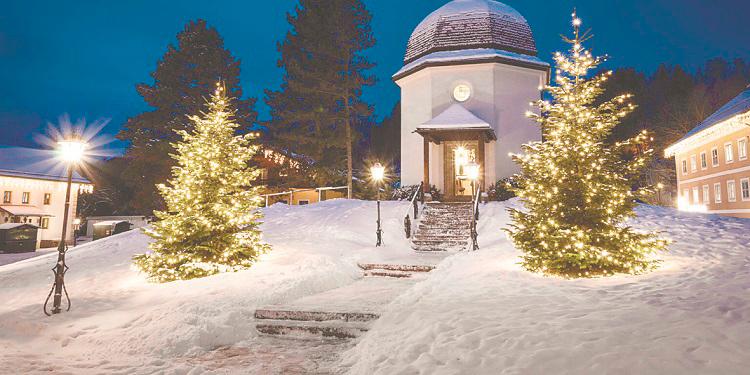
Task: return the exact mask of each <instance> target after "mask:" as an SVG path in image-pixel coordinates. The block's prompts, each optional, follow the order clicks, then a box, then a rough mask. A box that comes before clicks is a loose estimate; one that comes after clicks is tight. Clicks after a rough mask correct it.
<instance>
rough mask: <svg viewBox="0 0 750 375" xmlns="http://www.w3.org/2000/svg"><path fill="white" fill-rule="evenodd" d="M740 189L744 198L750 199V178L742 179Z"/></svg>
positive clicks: (744, 199) (745, 199)
mask: <svg viewBox="0 0 750 375" xmlns="http://www.w3.org/2000/svg"><path fill="white" fill-rule="evenodd" d="M740 190H741V191H742V200H743V201H750V178H743V179H742V180H740Z"/></svg>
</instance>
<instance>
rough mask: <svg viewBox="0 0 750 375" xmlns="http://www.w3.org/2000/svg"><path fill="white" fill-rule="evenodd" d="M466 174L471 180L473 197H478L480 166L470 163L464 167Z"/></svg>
mask: <svg viewBox="0 0 750 375" xmlns="http://www.w3.org/2000/svg"><path fill="white" fill-rule="evenodd" d="M464 172H465V173H466V177H468V178H469V180H471V192H472V194H473V195H476V193H477V189H476V182H477V180H479V164H477V163H475V162H473V161H472V162H470V163H468V164H466V165H464Z"/></svg>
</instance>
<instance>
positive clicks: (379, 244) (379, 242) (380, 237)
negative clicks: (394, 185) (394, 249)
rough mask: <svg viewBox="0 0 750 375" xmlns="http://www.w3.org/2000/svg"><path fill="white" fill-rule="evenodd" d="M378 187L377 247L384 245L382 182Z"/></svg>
mask: <svg viewBox="0 0 750 375" xmlns="http://www.w3.org/2000/svg"><path fill="white" fill-rule="evenodd" d="M376 187H377V189H378V230H377V235H378V242H376V243H375V247H378V246H381V245H383V229H382V228H381V227H380V184H378V185H377V186H376Z"/></svg>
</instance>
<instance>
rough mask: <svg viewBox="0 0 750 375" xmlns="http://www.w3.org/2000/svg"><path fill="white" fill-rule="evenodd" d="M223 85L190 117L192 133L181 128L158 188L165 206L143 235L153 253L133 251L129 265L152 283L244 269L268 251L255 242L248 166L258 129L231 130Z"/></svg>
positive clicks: (253, 189)
mask: <svg viewBox="0 0 750 375" xmlns="http://www.w3.org/2000/svg"><path fill="white" fill-rule="evenodd" d="M229 103H230V100H229V98H228V97H227V96H226V92H225V90H224V88H223V86H222V85H217V88H216V92H215V93H214V94H213V95H212V96H211V99H210V101H209V103H208V107H209V111H208V113H205V114H203V115H202V116H192V117H190V120H191V121H192V122H193V123H194V125H195V127H194V130H193V131H192V132H186V131H180V132H179V134H180V135H181V136H182V141H181V142H179V143H176V144H174V145H173V146H174V148H175V150H177V152H176V154H175V155H173V158H174V159H175V160H176V161H177V166H175V167H174V168H173V169H172V179H171V180H170V181H169V184H168V185H164V184H160V185H158V186H157V187H158V189H159V192H160V193H161V195H162V197H164V200H165V202H166V205H167V210H166V211H156V212H155V214H156V216H157V218H158V219H159V220H158V221H157V222H156V223H154V224H153V229H152V230H150V231H148V232H147V233H148V234H149V235H150V236H151V237H153V238H154V240H155V241H154V242H153V243H151V244H150V245H149V248H150V249H151V251H152V252H151V253H147V254H140V255H137V256H135V258H134V260H135V264H136V265H137V266H138V267H139V268H140V269H141V270H142V271H143V272H145V273H146V274H148V275H149V277H150V278H151V279H152V280H154V281H158V282H167V281H173V280H184V279H193V278H198V277H204V276H209V275H213V274H216V273H219V272H228V271H236V270H240V269H244V268H248V267H250V266H251V265H252V264H253V263H254V262H255V260H256V259H257V257H258V256H259V255H260V254H262V253H264V252H266V251H268V250H269V249H270V248H269V246H268V245H267V244H265V243H262V242H261V239H260V235H261V233H260V229H259V226H260V221H259V219H260V218H261V213H260V211H259V210H258V207H259V206H260V205H261V198H260V195H259V193H260V187H259V186H253V185H252V182H253V181H255V180H257V178H258V176H259V175H260V171H259V170H258V169H257V168H253V167H250V166H249V162H250V159H251V158H252V157H253V155H255V153H256V152H257V151H258V146H256V145H252V144H251V141H252V140H253V139H254V138H256V137H257V134H256V133H250V134H246V135H243V136H237V135H235V131H236V129H237V127H238V126H239V125H237V124H236V123H234V122H233V121H232V117H233V114H234V110H233V109H231V108H230V105H229Z"/></svg>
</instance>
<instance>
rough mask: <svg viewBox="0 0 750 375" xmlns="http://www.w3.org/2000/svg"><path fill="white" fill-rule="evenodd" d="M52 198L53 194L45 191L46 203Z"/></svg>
mask: <svg viewBox="0 0 750 375" xmlns="http://www.w3.org/2000/svg"><path fill="white" fill-rule="evenodd" d="M51 200H52V194H50V193H44V204H50V201H51Z"/></svg>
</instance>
